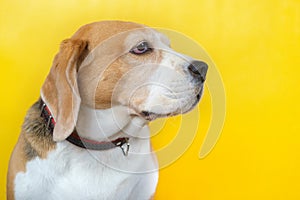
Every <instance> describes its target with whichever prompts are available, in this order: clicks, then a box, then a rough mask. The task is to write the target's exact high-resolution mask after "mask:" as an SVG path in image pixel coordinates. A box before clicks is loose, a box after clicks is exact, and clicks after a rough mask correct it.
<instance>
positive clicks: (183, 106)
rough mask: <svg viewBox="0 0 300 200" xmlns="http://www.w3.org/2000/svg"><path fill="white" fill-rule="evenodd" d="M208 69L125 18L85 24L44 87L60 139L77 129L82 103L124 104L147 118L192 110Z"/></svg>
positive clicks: (63, 48)
mask: <svg viewBox="0 0 300 200" xmlns="http://www.w3.org/2000/svg"><path fill="white" fill-rule="evenodd" d="M207 69H208V66H207V65H206V64H205V63H204V62H202V61H197V60H193V59H192V58H190V57H188V56H186V55H182V54H179V53H177V52H175V51H174V50H173V49H171V48H170V42H169V40H168V38H167V37H166V36H164V35H163V34H161V33H159V32H157V31H156V30H154V29H151V28H149V27H146V26H143V25H140V24H135V23H130V22H120V21H105V22H97V23H93V24H88V25H85V26H83V27H82V28H80V29H79V30H78V31H77V32H76V33H75V34H74V35H73V36H72V38H71V39H69V40H65V41H64V42H63V43H62V45H61V48H60V52H59V53H58V54H57V55H56V57H55V59H54V62H53V66H52V68H51V71H50V73H49V75H48V77H47V79H46V81H45V83H44V85H43V87H42V90H41V96H42V98H43V100H44V101H45V103H46V104H47V105H48V106H49V108H50V110H51V112H52V114H53V116H54V118H55V120H56V126H55V129H54V133H53V134H54V139H55V140H57V141H59V140H63V139H65V138H66V137H67V136H68V135H69V134H70V133H71V132H72V131H73V129H74V127H75V125H76V120H77V117H78V112H79V107H80V104H84V105H86V106H89V107H91V108H95V109H107V108H111V107H113V106H118V105H121V106H125V107H127V108H128V112H129V115H132V116H140V117H142V118H144V119H146V120H154V119H155V118H157V117H166V116H172V115H177V114H181V113H186V112H188V111H189V110H191V109H192V108H193V107H194V106H195V105H196V104H197V103H198V101H199V100H200V98H201V95H202V91H203V85H204V81H205V77H206V72H207Z"/></svg>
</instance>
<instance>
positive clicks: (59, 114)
mask: <svg viewBox="0 0 300 200" xmlns="http://www.w3.org/2000/svg"><path fill="white" fill-rule="evenodd" d="M84 50H87V42H85V41H82V40H73V39H67V40H64V41H63V42H62V43H61V46H60V51H59V53H58V54H57V55H56V56H55V58H54V61H53V64H52V67H51V69H50V72H49V74H48V76H47V78H46V80H45V82H44V84H43V86H42V89H41V97H42V99H43V101H44V102H45V103H46V105H47V106H48V108H49V109H50V111H51V113H52V115H53V117H54V120H55V122H56V124H55V127H54V130H53V140H54V141H62V140H65V139H66V138H67V137H68V136H69V135H70V134H71V133H72V132H73V130H74V127H75V125H76V121H77V117H78V112H79V107H80V102H81V99H80V96H79V91H78V86H77V71H78V65H79V63H80V62H81V61H82V59H83V55H84V54H85V53H84Z"/></svg>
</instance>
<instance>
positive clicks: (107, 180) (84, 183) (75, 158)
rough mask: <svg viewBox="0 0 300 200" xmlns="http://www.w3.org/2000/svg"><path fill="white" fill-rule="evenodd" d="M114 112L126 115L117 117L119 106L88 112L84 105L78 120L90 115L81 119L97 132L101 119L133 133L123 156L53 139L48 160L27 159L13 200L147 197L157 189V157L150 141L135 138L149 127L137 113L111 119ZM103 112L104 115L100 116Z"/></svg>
mask: <svg viewBox="0 0 300 200" xmlns="http://www.w3.org/2000/svg"><path fill="white" fill-rule="evenodd" d="M114 112H116V113H115V114H117V116H124V115H118V114H124V110H123V108H114V111H113V109H108V110H97V111H95V110H94V111H92V110H91V109H88V108H86V107H82V108H81V111H80V113H79V121H80V120H84V117H85V119H88V120H86V121H85V122H88V121H89V120H91V121H90V125H92V126H93V128H91V129H90V130H89V131H95V130H96V131H98V130H101V128H100V129H99V127H98V129H97V125H96V124H97V123H98V122H99V124H105V126H106V125H107V124H110V125H112V127H118V126H119V125H122V126H123V127H120V128H121V129H122V128H124V129H126V127H127V131H128V132H130V133H131V134H133V132H134V133H135V134H134V135H135V137H131V138H130V140H129V142H130V145H131V146H130V150H129V155H128V156H127V157H125V156H123V154H122V151H121V149H120V148H114V149H110V150H106V151H91V150H86V149H82V148H79V147H76V146H74V145H72V144H70V143H69V142H67V141H63V142H60V143H57V148H56V149H55V150H53V151H51V152H50V153H49V154H48V156H47V159H40V158H38V157H36V158H35V159H33V160H31V161H29V162H28V163H27V165H26V172H25V173H22V172H21V173H18V174H17V176H16V179H15V191H16V193H15V197H16V199H17V200H19V199H22V200H27V199H28V200H35V199H36V200H40V199H43V200H67V199H72V200H77V199H78V200H82V199H116V200H117V199H149V198H150V197H151V196H152V195H153V194H154V192H155V189H156V185H157V180H158V173H157V170H158V166H157V161H156V157H155V155H154V154H153V153H151V147H150V141H149V139H145V138H138V136H139V135H141V136H143V137H145V135H148V137H149V129H148V126H147V125H146V124H145V123H144V120H141V119H138V118H137V117H136V118H134V119H133V120H130V119H127V118H128V117H130V116H129V115H125V116H127V117H125V118H124V117H123V118H121V119H120V118H117V119H114V117H113V115H111V114H112V113H114ZM109 113H110V114H109ZM93 114H94V116H97V119H96V118H94V116H93ZM103 114H105V115H106V117H105V118H103V117H101V116H103ZM95 119H96V120H98V122H96V121H95ZM101 120H105V121H101ZM116 122H118V123H119V124H116ZM134 123H135V124H134ZM79 124H80V123H79ZM87 127H89V126H86V128H87ZM77 128H78V127H77ZM110 131H111V132H110V134H113V132H114V131H120V130H119V128H115V129H114V130H112V129H111V130H110ZM86 133H88V132H86ZM94 133H95V132H94ZM102 133H104V132H103V131H102V132H99V134H98V136H96V137H92V138H91V135H84V136H89V137H90V139H95V138H96V139H97V138H98V139H100V137H101V136H103V135H102ZM95 135H97V134H95Z"/></svg>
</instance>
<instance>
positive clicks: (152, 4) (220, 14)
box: [0, 0, 300, 200]
mask: <svg viewBox="0 0 300 200" xmlns="http://www.w3.org/2000/svg"><path fill="white" fill-rule="evenodd" d="M0 16H1V17H0V66H1V72H0V88H1V90H0V91H1V99H0V109H1V111H0V134H1V135H0V136H1V139H0V148H1V161H0V162H1V165H0V167H1V168H0V199H4V198H5V195H4V193H5V176H6V171H7V163H8V159H9V155H10V152H11V150H12V148H13V146H14V144H15V142H16V140H17V137H18V134H19V132H20V126H21V124H22V121H23V117H24V116H25V113H26V110H27V109H28V108H29V106H30V105H31V104H32V103H33V102H34V101H35V100H36V99H37V98H38V96H39V89H40V87H41V84H42V82H43V80H44V79H45V76H46V74H47V73H48V70H49V68H50V66H51V62H52V59H53V56H54V54H55V53H56V52H57V50H58V45H59V43H60V41H61V40H63V39H65V38H67V37H69V36H70V35H71V34H72V33H73V32H74V31H75V30H77V28H78V27H79V26H81V25H83V24H86V23H89V22H92V21H99V20H104V19H122V20H129V21H135V22H139V23H144V24H147V25H149V26H155V27H162V28H169V29H173V30H177V31H179V32H181V33H184V34H186V35H187V36H189V37H191V38H193V39H194V40H196V41H197V42H198V43H200V44H202V46H203V47H205V49H206V50H207V52H208V53H209V54H210V56H211V57H212V59H213V60H214V62H215V63H216V65H217V66H218V69H219V71H220V74H221V76H222V78H223V81H224V85H225V88H226V98H227V101H226V109H227V113H226V121H225V125H224V129H223V132H222V135H221V138H220V140H219V142H218V143H217V145H216V147H215V148H214V150H213V151H212V152H211V153H210V155H209V156H208V157H206V158H205V159H203V160H199V159H198V154H199V150H200V146H201V144H202V141H203V138H204V135H205V133H206V131H207V128H208V125H209V120H210V116H211V111H210V109H211V105H210V98H209V93H206V95H205V96H204V98H203V101H202V102H201V104H200V110H201V120H200V122H201V123H200V128H199V130H198V135H197V136H196V138H195V140H194V141H193V143H192V145H191V146H190V148H189V149H188V151H186V152H185V154H184V155H183V156H182V157H181V158H180V159H178V160H177V161H176V162H175V163H173V164H172V165H170V166H168V167H166V168H164V169H162V170H161V171H160V182H159V185H158V190H157V194H156V199H158V200H159V199H161V200H165V199H203V200H211V199H216V200H220V199H282V200H285V199H289V200H292V199H300V133H299V130H300V125H299V124H300V123H299V112H300V106H299V102H300V80H299V76H300V75H299V74H300V58H299V57H300V55H299V53H300V47H299V46H300V1H298V0H281V1H279V0H263V1H262V0H252V1H250V0H243V1H242V0H231V1H230V0H207V1H203V0H194V1H192V0H177V1H173V0H164V1H160V0H147V1H138V0H134V1H129V0H127V1H125V0H124V1H122V0H101V1H100V0H99V1H97V0H90V1H89V0H81V1H72V0H64V1H61V0H51V1H50V0H49V1H34V0H28V1H16V0H1V1H0ZM173 120H174V122H176V120H177V119H173ZM163 140H166V141H157V140H155V139H154V146H156V147H158V146H160V145H161V144H160V143H161V142H167V137H166V138H164V139H163Z"/></svg>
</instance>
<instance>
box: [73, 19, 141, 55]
mask: <svg viewBox="0 0 300 200" xmlns="http://www.w3.org/2000/svg"><path fill="white" fill-rule="evenodd" d="M145 27H146V26H145V25H142V24H137V23H133V22H124V21H101V22H94V23H91V24H87V25H84V26H82V27H80V28H79V29H78V31H77V32H76V33H75V34H74V35H73V36H72V39H80V40H86V41H88V43H89V50H92V49H94V48H95V47H96V46H97V45H99V44H100V43H101V42H102V41H104V40H107V39H109V38H111V37H113V36H116V35H120V34H121V33H123V34H122V35H123V37H126V35H127V34H130V33H131V31H133V30H136V29H145Z"/></svg>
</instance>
